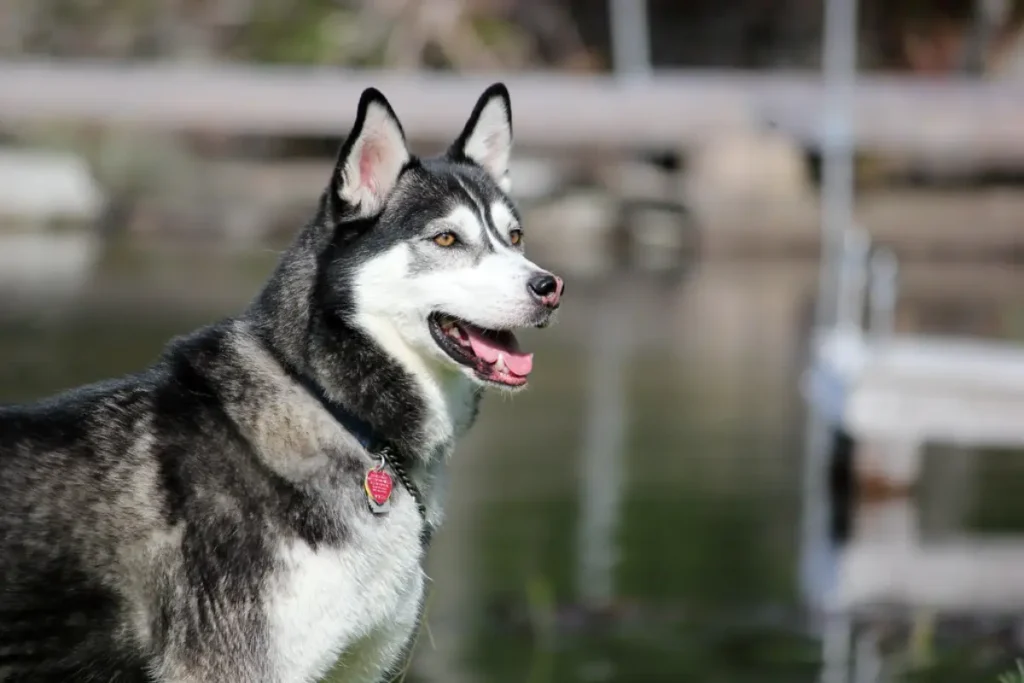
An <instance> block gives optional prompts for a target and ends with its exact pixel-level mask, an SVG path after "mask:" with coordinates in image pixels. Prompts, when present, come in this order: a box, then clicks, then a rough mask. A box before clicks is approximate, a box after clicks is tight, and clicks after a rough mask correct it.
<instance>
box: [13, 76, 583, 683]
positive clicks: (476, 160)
mask: <svg viewBox="0 0 1024 683" xmlns="http://www.w3.org/2000/svg"><path fill="white" fill-rule="evenodd" d="M511 111H512V109H511V103H510V99H509V94H508V90H507V88H506V87H505V86H504V85H502V84H500V83H496V84H494V85H492V86H491V87H490V88H488V89H487V90H485V91H484V93H483V94H482V95H481V97H480V99H479V100H478V102H477V103H476V106H475V107H474V108H473V110H472V113H471V114H470V117H469V120H468V121H467V123H466V125H465V127H464V129H463V130H462V132H461V134H460V135H459V136H458V137H457V138H456V140H455V142H454V143H453V144H452V145H451V147H450V148H449V149H448V150H447V151H446V152H445V153H444V154H442V155H439V156H437V157H431V158H418V157H415V156H413V155H412V154H411V153H410V151H409V149H408V146H407V144H406V139H405V134H404V131H403V129H402V126H401V124H400V123H399V121H398V118H397V117H396V116H395V113H394V111H393V109H392V107H391V105H390V104H389V103H388V101H387V100H386V99H385V98H384V96H383V95H382V94H381V93H380V92H379V91H377V90H375V89H372V88H371V89H368V90H366V91H365V92H364V93H363V95H362V97H361V98H360V100H359V105H358V109H357V113H356V118H355V122H354V124H353V127H352V129H351V130H350V132H349V135H348V136H347V138H346V139H345V141H344V143H343V144H342V146H341V149H340V151H339V153H338V157H337V161H336V164H335V167H334V169H333V172H332V174H331V176H330V179H329V182H328V184H327V187H326V189H325V190H324V191H323V193H322V194H321V196H320V199H319V202H318V204H317V208H316V211H315V212H314V215H313V218H312V219H311V220H310V221H309V222H308V224H307V225H306V226H305V227H304V228H303V229H302V230H301V231H300V232H299V234H298V236H297V237H296V238H295V240H294V242H293V243H292V244H291V246H290V247H289V248H288V249H287V250H286V251H285V252H284V253H283V255H282V257H281V258H280V260H279V263H278V264H277V267H276V269H275V270H274V272H273V273H272V275H271V277H270V279H269V281H268V282H267V284H266V285H265V287H264V288H263V289H262V291H261V292H260V293H259V294H258V295H257V296H256V297H255V298H254V299H253V300H252V301H251V303H250V304H249V305H248V307H247V308H246V309H245V310H244V311H243V312H241V313H240V314H239V315H237V316H235V317H231V318H228V319H226V320H223V321H220V322H218V323H216V324H213V325H210V326H207V327H205V328H202V329H199V330H198V331H195V332H193V333H190V334H187V335H183V336H181V337H178V338H175V339H172V340H171V341H170V342H169V343H168V345H167V346H166V348H165V349H164V350H163V352H162V354H161V355H160V357H159V359H158V360H157V361H156V362H155V363H154V364H153V365H152V366H151V367H149V368H148V369H146V370H144V371H141V372H139V373H137V374H132V375H129V376H126V377H123V378H120V379H114V380H110V381H104V382H100V383H97V384H93V385H89V386H85V387H81V388H78V389H74V390H71V391H68V392H66V393H64V394H62V395H59V396H56V397H53V398H49V399H46V400H43V401H41V402H38V403H35V404H31V405H25V406H11V407H4V408H2V409H0V681H4V682H5V683H14V682H28V681H31V682H32V683H56V682H57V681H60V682H61V683H69V682H71V683H74V682H83V683H84V682H86V681H89V682H99V681H103V682H107V681H113V682H117V683H136V682H143V681H145V682H147V683H199V682H203V683H206V682H214V681H215V682H217V683H242V682H245V683H253V682H264V681H266V682H269V683H303V682H306V681H317V680H320V679H321V678H323V677H324V676H326V675H328V674H329V673H330V672H331V671H332V670H333V672H334V673H333V676H334V678H332V679H331V680H332V681H339V682H343V683H375V682H377V681H384V680H388V679H389V676H393V675H394V674H395V673H396V672H397V671H398V670H399V669H400V668H401V666H402V663H403V660H404V658H405V657H406V655H408V651H409V648H410V642H411V640H412V634H413V633H414V631H415V629H416V627H417V625H418V622H419V619H420V617H421V605H422V603H423V597H424V582H425V575H424V570H423V560H424V555H425V553H426V550H427V547H428V544H429V540H430V536H431V534H432V533H433V531H434V530H435V529H436V528H437V527H438V525H439V524H440V523H441V521H442V508H443V500H442V494H441V483H442V482H443V476H444V471H445V468H446V463H447V461H448V458H449V455H450V454H451V452H452V450H453V448H454V446H455V444H456V441H457V440H458V439H459V437H460V436H461V435H463V434H464V433H465V432H466V430H467V429H469V428H470V426H471V425H472V424H473V421H474V419H475V417H476V415H477V409H478V406H479V402H480V399H481V394H482V392H483V391H484V390H485V389H488V388H497V389H500V390H502V391H507V392H514V391H518V390H520V389H522V388H523V387H524V386H526V384H527V381H528V377H529V375H530V372H531V370H532V366H533V358H532V355H531V354H528V353H526V352H524V351H522V350H521V349H520V348H519V346H518V344H517V341H516V338H515V336H514V334H513V330H515V329H517V328H526V327H544V326H546V325H547V324H549V323H550V322H552V320H553V318H554V316H555V311H556V309H558V307H559V304H560V302H561V299H562V296H563V294H564V283H563V281H562V279H561V278H559V277H557V276H556V275H554V274H552V273H550V272H549V271H547V270H545V269H542V268H540V267H539V266H537V265H535V264H534V263H533V262H531V261H529V260H528V259H527V258H526V256H525V255H524V252H523V247H524V243H525V237H524V232H523V226H522V223H521V221H520V216H519V214H518V212H517V210H516V207H515V205H514V204H513V202H512V201H511V199H510V198H509V194H508V192H509V157H510V152H511V147H512V115H511Z"/></svg>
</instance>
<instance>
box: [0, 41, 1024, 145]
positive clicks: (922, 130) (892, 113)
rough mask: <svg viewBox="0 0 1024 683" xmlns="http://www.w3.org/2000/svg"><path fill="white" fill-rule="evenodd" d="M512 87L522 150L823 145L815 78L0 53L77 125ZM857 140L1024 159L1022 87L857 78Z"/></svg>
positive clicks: (15, 88)
mask: <svg viewBox="0 0 1024 683" xmlns="http://www.w3.org/2000/svg"><path fill="white" fill-rule="evenodd" d="M496 80H503V81H505V82H506V83H507V84H508V86H509V89H510V90H511V92H512V99H513V105H514V109H515V125H516V131H515V132H516V139H517V142H518V143H520V144H523V145H526V146H550V147H556V148H558V147H586V148H595V147H596V148H601V147H604V148H618V149H621V148H628V149H645V148H659V149H664V148H668V149H678V148H681V147H684V146H685V145H687V144H689V143H692V142H694V141H698V140H700V139H701V137H702V136H703V135H705V134H706V133H707V131H709V130H721V129H723V128H724V129H728V128H730V127H751V126H754V127H761V126H774V127H776V128H778V129H779V130H781V131H783V132H785V133H787V134H788V135H790V136H792V137H793V138H794V139H795V140H796V141H798V142H799V143H800V144H802V145H805V146H809V147H814V148H816V147H820V146H821V145H822V144H823V141H824V138H825V133H826V130H828V125H829V124H830V122H829V121H828V120H826V106H825V105H826V98H827V96H828V93H827V91H826V89H825V87H824V85H825V83H824V81H823V79H822V78H821V76H820V74H817V73H786V72H779V71H771V72H752V71H751V72H736V71H714V70H704V71H700V70H694V71H674V72H673V71H661V70H659V71H657V72H656V73H654V74H652V75H650V76H648V77H643V78H629V79H623V78H618V77H616V76H612V75H579V74H566V73H541V72H517V73H486V74H484V73H458V74H456V73H446V72H416V73H407V72H398V71H391V70H389V71H384V70H351V69H344V68H326V67H320V68H313V67H285V66H255V65H227V64H201V65H193V64H166V63H146V64H115V63H86V62H49V61H48V62H30V61H7V62H2V61H0V93H2V96H0V120H2V121H4V122H8V123H9V122H18V121H31V122H35V121H47V120H49V121H54V120H65V121H83V122H91V123H106V124H116V125H136V126H150V127H167V128H179V129H195V130H205V131H220V132H225V133H233V134H245V133H252V134H273V135H333V134H339V133H343V132H344V131H345V127H346V126H347V125H348V124H349V122H350V121H351V118H352V116H353V112H354V107H355V102H356V101H357V100H358V97H359V93H360V92H361V91H362V89H363V88H365V87H366V86H370V85H373V86H375V87H377V88H379V89H381V90H382V91H383V92H384V93H385V94H386V95H387V96H388V98H389V99H390V100H391V102H392V104H393V105H394V106H395V109H396V111H397V112H398V114H399V115H400V116H401V118H402V121H403V123H404V124H405V127H406V129H407V130H408V131H409V132H410V134H412V135H415V136H417V137H419V138H422V139H424V140H434V141H447V140H449V139H450V138H451V137H452V135H453V134H454V133H453V131H457V130H458V128H459V127H460V126H461V125H462V123H463V122H464V121H465V118H466V116H467V114H468V111H469V109H470V108H471V107H472V105H473V103H474V101H475V99H476V97H477V96H478V95H479V93H480V92H481V91H482V90H483V88H484V87H486V86H487V85H488V84H490V83H491V82H493V81H496ZM852 102H853V109H852V112H851V119H852V122H853V126H852V129H851V131H850V134H851V136H852V137H851V140H850V142H851V143H852V144H853V145H854V146H855V147H857V148H858V149H862V150H878V151H885V152H892V153H900V154H907V155H921V156H924V157H927V158H935V157H936V156H948V155H959V156H963V157H965V158H968V159H973V160H991V161H996V162H1006V161H1011V162H1012V161H1018V160H1020V159H1022V158H1024V118H1022V117H1021V115H1020V113H1021V111H1024V84H1022V83H1014V82H999V81H982V80H977V79H968V78H944V79H941V80H931V79H925V78H919V77H900V76H880V75H870V74H865V75H861V76H860V77H859V78H858V79H857V81H856V84H855V86H854V91H853V98H852Z"/></svg>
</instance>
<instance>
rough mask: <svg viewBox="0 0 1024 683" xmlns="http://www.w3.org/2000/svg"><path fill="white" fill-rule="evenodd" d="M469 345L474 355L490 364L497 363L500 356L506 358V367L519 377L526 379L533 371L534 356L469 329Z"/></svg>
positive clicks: (467, 331) (467, 332)
mask: <svg viewBox="0 0 1024 683" xmlns="http://www.w3.org/2000/svg"><path fill="white" fill-rule="evenodd" d="M466 334H467V335H469V343H470V345H471V346H472V347H473V353H475V354H476V355H477V357H478V358H482V359H484V360H485V361H487V362H488V363H497V362H498V354H501V355H503V356H505V367H507V368H508V371H509V372H510V373H512V374H513V375H516V376H517V377H526V376H527V375H529V374H530V371H531V370H533V354H532V353H522V352H520V351H514V350H512V349H510V348H509V347H507V346H505V345H503V344H502V343H501V342H499V341H497V340H495V339H490V338H488V337H484V336H482V335H481V334H480V333H479V332H477V331H476V330H472V329H467V330H466Z"/></svg>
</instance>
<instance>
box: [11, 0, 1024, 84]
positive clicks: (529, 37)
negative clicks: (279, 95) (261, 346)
mask: <svg viewBox="0 0 1024 683" xmlns="http://www.w3.org/2000/svg"><path fill="white" fill-rule="evenodd" d="M647 2H648V6H649V8H650V23H651V53H652V58H653V60H654V62H655V63H656V64H658V65H662V66H695V67H704V66H709V67H710V66H718V67H739V68H751V67H753V68H758V67H766V66H767V67H771V66H775V67H793V66H799V67H811V68H813V67H815V66H817V64H818V62H819V57H820V52H821V50H820V37H821V31H822V7H823V3H822V2H821V1H820V0H731V1H730V2H729V3H727V9H725V10H723V6H722V3H720V2H718V0H687V2H678V1H677V0H647ZM861 6H862V11H861V46H860V54H861V60H862V64H863V66H865V67H868V68H884V69H892V68H895V69H904V70H907V69H909V70H912V71H921V72H949V71H951V70H957V69H960V68H965V67H967V66H968V65H969V64H970V63H971V62H972V60H974V61H980V64H981V67H982V68H984V69H986V70H995V69H999V68H1000V67H1001V66H1002V65H1003V64H1004V63H1006V62H1007V61H1008V60H1009V59H1010V57H1009V56H1010V55H1011V54H1012V53H1013V52H1014V50H1015V46H1016V41H1017V37H1018V35H1019V29H1020V27H1021V23H1022V19H1024V2H1022V1H1021V0H1006V2H1004V3H1002V4H1001V5H1000V4H999V3H985V4H984V6H985V7H989V6H991V7H994V8H995V12H994V13H990V14H989V15H988V19H989V20H991V21H992V22H994V23H993V24H991V25H990V26H988V28H987V29H986V28H985V27H984V26H983V23H984V22H983V21H982V14H979V13H978V12H977V11H976V9H975V7H976V3H974V2H969V1H967V0H861ZM977 6H981V5H977ZM608 22H609V18H608V10H607V3H606V2H595V1H594V0H161V1H157V0H5V2H3V3H0V55H23V54H32V55H52V56H57V57H63V58H105V59H106V58H111V59H177V58H180V59H190V60H197V59H198V60H242V61H255V62H265V63H288V64H343V65H347V66H392V67H399V68H452V69H460V70H465V69H484V68H510V69H515V68H523V67H537V66H542V67H547V68H565V69H585V70H593V69H596V68H601V67H604V66H607V65H608V64H609V63H610V48H611V45H610V43H611V30H610V26H609V23H608ZM982 34H984V36H982ZM979 41H980V42H979Z"/></svg>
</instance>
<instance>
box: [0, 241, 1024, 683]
mask: <svg viewBox="0 0 1024 683" xmlns="http://www.w3.org/2000/svg"><path fill="white" fill-rule="evenodd" d="M2 250H3V247H2V244H0V253H2ZM274 258H275V254H274V253H273V252H272V251H269V250H255V251H252V252H245V253H239V252H230V253H229V252H222V251H218V250H216V249H212V248H196V247H191V248H186V247H180V246H166V245H165V246H162V247H153V246H151V247H142V246H140V245H132V244H129V245H120V246H117V247H112V248H109V249H106V250H103V251H102V252H101V253H99V255H98V256H97V258H96V260H95V262H94V263H93V264H92V265H91V267H90V268H89V269H88V270H87V272H83V274H82V276H81V277H80V278H77V279H75V278H72V279H71V280H70V281H71V283H72V284H71V285H69V286H68V287H67V288H65V290H64V291H62V292H60V293H57V294H55V293H54V292H53V291H52V289H46V288H42V289H40V288H33V287H30V286H28V285H26V284H25V283H24V282H22V281H17V282H3V283H2V284H3V286H4V288H5V289H4V293H3V295H2V297H0V302H2V307H0V357H2V358H3V362H2V363H0V401H3V402H6V401H19V400H29V399H32V398H35V397H39V396H43V395H45V394H48V393H50V392H53V391H56V390H58V389H60V388H64V387H69V386H73V385H76V384H79V383H82V382H86V381H91V380H94V379H99V378H102V377H105V376H109V375H113V374H118V373H122V372H125V371H129V370H133V369H136V368H139V367H142V366H143V365H145V364H147V363H148V362H150V361H151V360H152V359H153V358H154V357H155V356H156V354H157V353H158V352H159V349H160V348H161V346H162V344H163V343H164V342H165V341H166V339H167V338H168V337H170V336H171V335H174V334H176V333H179V332H182V331H186V330H188V329H191V328H193V327H195V326H197V325H200V324H202V323H204V322H207V321H210V320H213V319H215V318H217V317H219V316H221V315H225V314H228V313H232V312H234V311H236V310H238V308H239V307H241V306H243V305H244V304H245V303H246V301H247V300H248V299H249V298H250V297H251V296H252V295H253V294H254V293H255V292H256V290H257V288H258V287H259V285H260V283H261V282H262V280H263V278H264V277H265V275H266V274H267V273H268V272H269V269H270V267H271V266H272V264H273V261H274ZM815 272H816V271H815V266H814V264H812V263H799V262H797V263H789V262H778V263H763V264H762V263H743V264H696V266H695V268H694V270H693V272H691V273H690V275H689V277H688V278H686V279H685V280H684V281H682V282H672V283H665V282H657V281H655V280H653V279H647V278H645V277H643V276H642V275H629V276H625V275H622V276H614V277H609V278H607V279H606V280H603V281H600V282H589V283H584V282H573V281H572V279H571V277H570V278H569V282H570V289H569V296H568V298H567V300H566V304H565V306H564V311H563V315H562V318H561V321H560V323H559V324H558V325H556V326H555V327H553V328H550V329H548V330H543V331H536V332H531V333H529V334H527V335H525V336H524V339H523V341H524V345H527V346H529V347H531V348H532V349H533V350H535V352H536V371H535V379H534V380H533V381H532V388H531V389H530V390H529V391H528V392H526V393H525V394H522V395H520V396H518V397H516V398H515V399H514V400H503V399H501V398H499V397H491V398H490V399H489V400H487V401H486V404H485V406H484V410H483V412H482V415H481V419H480V421H479V423H478V425H477V427H476V428H475V430H474V431H473V432H472V434H471V435H470V437H469V438H468V439H467V440H466V441H465V442H464V443H463V444H462V445H461V447H460V448H459V451H458V453H457V455H456V458H455V461H454V462H453V465H452V467H453V474H452V480H451V485H450V504H449V506H448V521H447V524H446V526H445V528H444V529H443V531H442V532H441V534H440V535H439V536H438V537H437V539H436V544H435V546H434V548H433V550H432V554H431V558H430V563H429V574H430V576H431V577H432V579H433V591H432V596H431V599H430V604H429V607H428V610H429V611H428V623H429V628H428V629H425V630H424V631H423V633H422V634H421V637H420V640H419V642H418V644H417V648H416V657H415V663H414V666H413V668H412V672H411V673H410V675H409V677H408V679H407V680H409V681H420V682H424V683H425V682H427V681H444V682H445V683H462V682H464V683H478V682H485V681H486V682H487V683H492V682H493V683H502V682H505V681H508V682H512V681H515V682H516V683H554V682H556V681H557V682H559V683H562V682H567V683H574V682H579V683H590V682H609V683H613V682H614V683H626V682H634V681H638V682H639V681H650V682H655V681H687V680H699V681H759V682H765V681H793V682H798V681H812V680H817V676H818V669H819V660H820V657H821V646H820V642H819V638H818V626H819V624H817V622H816V621H815V620H814V619H811V618H809V615H808V614H807V613H806V610H805V609H804V607H803V601H802V598H801V592H800V584H799V576H800V573H799V566H800V562H801V560H800V553H801V510H802V506H801V492H802V490H803V485H802V481H801V472H802V462H803V457H804V453H803V449H804V428H805V418H806V416H805V411H804V407H803V403H802V400H801V398H800V395H799V391H798V387H799V381H798V380H799V374H800V371H801V368H802V362H803V357H804V344H805V340H806V330H807V321H808V319H809V316H810V314H811V311H812V309H813V300H812V297H813V294H814V291H815V288H814V284H815V283H814V277H815ZM906 279H907V283H906V284H905V299H904V301H903V302H902V303H901V314H900V323H899V324H900V325H901V326H903V327H905V328H913V329H919V330H943V331H945V330H955V331H963V332H971V333H976V334H982V335H986V336H1000V337H1011V336H1020V333H1021V332H1022V330H1024V328H1022V327H1021V324H1020V323H1021V321H1022V320H1024V318H1022V317H1021V315H1020V314H1021V312H1022V307H1021V305H1020V304H1019V303H1018V301H1017V297H1016V292H1019V291H1021V290H1020V284H1022V282H1021V279H1022V278H1020V277H1019V276H1018V274H1017V273H1015V272H1013V271H1007V270H1001V269H993V268H991V267H990V268H973V269H971V268H966V269H960V270H957V269H950V268H940V269H935V268H931V269H929V268H921V269H918V270H917V271H915V270H914V269H913V268H910V269H909V270H908V272H907V274H906ZM19 282H21V284H19ZM620 371H621V372H620ZM936 461H937V462H938V463H939V465H938V471H939V474H940V475H941V470H942V462H943V458H942V457H941V456H940V457H937V458H936ZM971 462H978V463H979V464H975V465H971V467H972V468H973V469H971V470H970V471H968V472H967V473H966V474H961V475H960V476H962V477H965V478H969V479H970V480H971V482H972V491H973V493H972V495H971V497H970V499H969V500H968V501H967V502H962V503H961V505H960V507H959V508H958V509H959V510H961V512H962V513H963V514H959V513H958V515H959V516H957V515H953V516H952V518H951V517H950V514H951V513H948V511H947V512H946V513H945V516H944V513H943V512H942V510H943V509H944V507H943V505H942V504H941V501H940V503H939V504H936V502H935V500H934V499H931V498H929V496H928V495H927V492H926V494H925V495H924V496H923V498H922V502H921V506H922V515H923V517H924V518H925V522H924V524H925V526H926V527H928V528H930V529H937V530H938V533H941V532H942V530H943V529H946V528H950V527H955V528H960V527H962V526H965V525H966V526H972V525H973V526H974V527H978V528H982V529H984V528H998V529H1000V530H1006V529H1010V530H1022V529H1024V504H1022V503H1021V502H1020V500H1019V497H1018V496H1016V495H1014V491H1015V490H1016V489H1015V485H1016V484H1019V483H1020V482H1021V474H1022V473H1024V470H1022V469H1021V465H1022V464H1024V461H1021V460H1017V459H1014V458H1010V457H991V458H984V459H981V460H972V461H971ZM958 486H959V484H958ZM978 491H984V492H985V493H984V495H981V494H979V493H978ZM936 510H939V512H938V513H936V512H935V511H936ZM929 511H931V512H929ZM970 633H971V634H972V635H971V638H974V635H973V634H974V631H971V632H970ZM957 642H959V643H960V646H959V647H960V649H957V650H955V651H954V650H950V652H955V654H956V656H955V657H952V659H951V660H950V661H953V662H954V663H955V664H956V666H955V667H953V668H950V666H952V665H949V666H947V665H946V664H948V662H946V660H941V661H940V662H939V663H943V662H946V664H943V666H936V667H933V673H932V676H933V678H930V679H927V680H964V679H963V678H958V677H957V676H959V675H960V674H962V673H963V671H964V670H965V669H964V667H967V668H966V670H967V671H970V672H972V673H971V676H972V680H974V678H973V676H975V675H977V674H979V672H983V671H984V672H987V671H989V670H990V668H991V667H994V666H1000V665H1001V662H1002V661H1003V660H1002V659H1000V657H1002V654H1001V655H1000V656H995V657H994V656H990V655H991V652H992V647H993V646H992V641H991V639H986V640H984V641H975V640H971V639H970V638H968V639H966V640H965V639H961V640H960V641H957ZM978 642H980V644H977V643H978ZM1011 650H1012V647H1011V648H1009V649H1007V648H1006V647H1003V649H1000V650H998V652H999V653H1004V654H1005V652H1009V651H1011ZM947 659H948V658H947ZM930 661H932V663H933V664H934V663H935V662H936V661H939V660H938V659H935V660H930ZM972 667H973V668H972ZM943 671H956V672H959V673H958V674H957V675H956V676H953V677H951V678H948V677H947V678H944V677H943V674H942V672H943ZM950 675H951V674H950ZM986 675H987V674H986ZM977 680H982V679H977Z"/></svg>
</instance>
